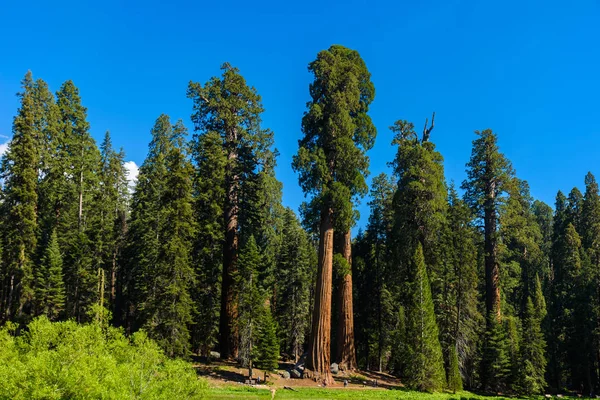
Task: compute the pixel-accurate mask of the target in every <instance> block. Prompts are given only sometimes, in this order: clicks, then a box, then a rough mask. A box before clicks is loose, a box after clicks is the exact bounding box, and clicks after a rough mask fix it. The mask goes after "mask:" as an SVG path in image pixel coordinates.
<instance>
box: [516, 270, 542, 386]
mask: <svg viewBox="0 0 600 400" xmlns="http://www.w3.org/2000/svg"><path fill="white" fill-rule="evenodd" d="M538 282H539V280H538ZM540 297H541V299H543V295H542V292H541V286H540V287H539V288H536V291H535V298H536V301H535V303H537V304H534V302H533V301H532V299H531V297H528V298H527V305H526V307H525V314H524V315H523V344H522V347H521V368H522V375H521V381H522V383H521V390H522V392H523V393H526V394H528V395H532V394H535V393H541V392H542V391H543V390H544V387H545V386H546V380H545V378H544V373H545V371H546V355H545V347H546V342H545V340H544V336H543V334H542V331H541V318H543V317H542V316H543V315H544V314H545V312H546V308H545V304H543V302H542V301H541V300H540Z"/></svg>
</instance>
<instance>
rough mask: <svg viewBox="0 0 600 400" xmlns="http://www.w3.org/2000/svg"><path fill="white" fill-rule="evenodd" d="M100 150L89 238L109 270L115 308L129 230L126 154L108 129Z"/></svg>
mask: <svg viewBox="0 0 600 400" xmlns="http://www.w3.org/2000/svg"><path fill="white" fill-rule="evenodd" d="M100 149H101V159H100V167H99V174H100V176H99V181H98V189H97V190H96V191H95V197H94V199H93V201H94V203H95V204H96V207H95V210H94V213H93V221H92V225H93V226H94V229H93V230H91V232H90V234H89V235H90V237H91V239H92V241H93V242H94V248H95V254H94V256H95V257H94V258H95V259H94V265H95V268H96V269H98V270H101V271H102V273H104V271H106V272H107V273H108V277H109V279H108V280H107V290H106V293H107V295H108V296H107V297H108V299H107V300H108V301H109V304H110V308H111V309H114V307H115V300H116V290H117V274H118V272H119V271H117V269H118V266H117V260H118V258H119V255H120V253H121V248H122V246H123V239H124V235H125V231H126V218H127V204H128V197H129V193H128V188H127V176H126V170H125V168H124V166H123V164H124V158H125V154H124V152H123V151H120V152H117V151H116V150H115V149H114V148H113V147H112V141H111V137H110V133H109V132H106V134H105V136H104V140H103V142H102V145H101V146H100Z"/></svg>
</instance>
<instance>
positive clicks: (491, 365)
mask: <svg viewBox="0 0 600 400" xmlns="http://www.w3.org/2000/svg"><path fill="white" fill-rule="evenodd" d="M506 336H507V335H506V328H505V327H504V326H503V325H502V323H501V322H500V321H498V319H497V318H496V316H495V315H494V314H489V315H488V321H487V325H486V330H485V338H484V340H483V348H482V351H481V354H482V360H481V381H482V384H483V388H484V390H487V391H491V392H495V393H497V392H503V391H505V390H507V389H508V384H509V382H508V379H509V377H510V374H511V360H510V348H509V341H508V340H507V337H506Z"/></svg>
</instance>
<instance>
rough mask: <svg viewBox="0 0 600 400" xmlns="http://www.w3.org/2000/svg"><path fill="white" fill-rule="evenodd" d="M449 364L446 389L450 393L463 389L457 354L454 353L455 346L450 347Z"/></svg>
mask: <svg viewBox="0 0 600 400" xmlns="http://www.w3.org/2000/svg"><path fill="white" fill-rule="evenodd" d="M448 358H449V360H450V364H449V367H448V389H450V390H451V391H452V393H456V392H457V391H461V390H463V384H462V378H461V376H460V370H459V367H458V355H457V353H456V347H450V355H449V357H448Z"/></svg>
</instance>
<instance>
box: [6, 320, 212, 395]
mask: <svg viewBox="0 0 600 400" xmlns="http://www.w3.org/2000/svg"><path fill="white" fill-rule="evenodd" d="M13 331H14V329H13V327H12V326H10V325H9V326H6V327H4V328H3V329H1V330H0V399H98V398H102V399H165V398H171V399H173V398H186V399H199V398H203V397H204V395H205V393H206V382H205V381H204V380H201V379H198V377H197V376H196V373H195V371H194V370H193V368H192V367H191V365H190V364H188V363H186V362H184V361H180V360H171V359H168V358H167V357H166V356H165V355H164V354H163V352H162V350H160V348H159V347H158V345H157V344H156V343H155V342H153V341H152V340H150V339H148V337H147V336H146V334H145V333H144V332H137V333H135V334H134V335H132V336H131V337H130V338H126V337H125V336H124V335H123V333H122V332H121V331H120V330H118V329H116V328H109V327H102V326H101V325H100V324H98V323H95V324H90V325H79V324H77V323H75V322H73V321H67V322H54V323H53V322H50V321H49V320H48V319H47V318H45V317H41V318H38V319H36V320H34V321H33V322H31V323H30V324H29V325H28V327H27V330H26V332H25V333H23V334H22V335H20V336H14V335H13V334H12V333H13Z"/></svg>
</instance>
